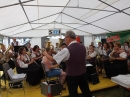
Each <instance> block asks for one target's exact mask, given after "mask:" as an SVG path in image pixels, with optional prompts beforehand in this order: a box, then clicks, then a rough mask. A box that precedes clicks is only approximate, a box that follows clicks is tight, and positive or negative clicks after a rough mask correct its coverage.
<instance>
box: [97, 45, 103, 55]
mask: <svg viewBox="0 0 130 97" xmlns="http://www.w3.org/2000/svg"><path fill="white" fill-rule="evenodd" d="M96 51H97V54H101V55H102V47H101V46H100V47H97V48H96Z"/></svg>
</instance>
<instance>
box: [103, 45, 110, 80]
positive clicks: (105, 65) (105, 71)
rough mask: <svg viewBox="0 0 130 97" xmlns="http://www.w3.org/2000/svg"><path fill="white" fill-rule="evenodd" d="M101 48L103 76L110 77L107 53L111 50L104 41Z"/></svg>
mask: <svg viewBox="0 0 130 97" xmlns="http://www.w3.org/2000/svg"><path fill="white" fill-rule="evenodd" d="M103 48H104V49H103V50H102V58H101V60H102V62H103V77H104V78H106V77H110V72H111V70H110V68H111V64H110V62H109V54H110V53H111V52H112V51H111V50H110V48H109V44H108V43H104V44H103Z"/></svg>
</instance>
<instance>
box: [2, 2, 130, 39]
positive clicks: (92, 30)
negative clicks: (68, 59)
mask: <svg viewBox="0 0 130 97" xmlns="http://www.w3.org/2000/svg"><path fill="white" fill-rule="evenodd" d="M0 13H1V14H0V34H1V35H4V36H9V37H42V36H47V35H48V29H55V28H60V29H61V33H65V32H66V31H67V30H74V31H75V32H76V34H77V35H93V34H101V33H112V32H115V31H122V30H129V29H130V0H0Z"/></svg>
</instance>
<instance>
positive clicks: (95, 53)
mask: <svg viewBox="0 0 130 97" xmlns="http://www.w3.org/2000/svg"><path fill="white" fill-rule="evenodd" d="M96 55H97V52H96V51H94V52H93V53H92V54H90V55H89V56H90V57H91V58H94V57H96Z"/></svg>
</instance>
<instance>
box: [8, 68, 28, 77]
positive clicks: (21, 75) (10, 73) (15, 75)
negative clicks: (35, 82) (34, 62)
mask: <svg viewBox="0 0 130 97" xmlns="http://www.w3.org/2000/svg"><path fill="white" fill-rule="evenodd" d="M7 72H8V74H9V76H10V77H11V79H18V78H24V77H25V76H26V74H14V72H13V70H12V68H10V69H9V70H8V71H7Z"/></svg>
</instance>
